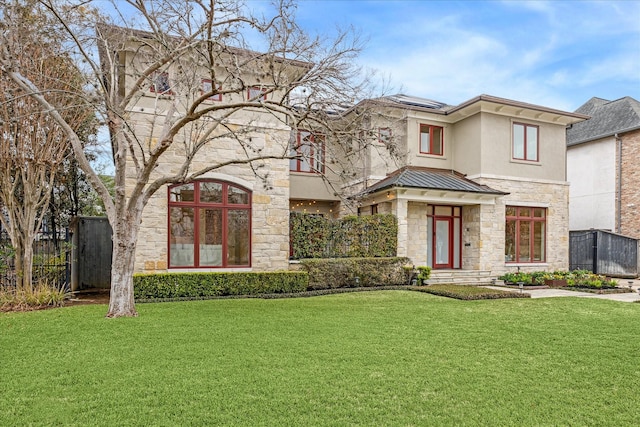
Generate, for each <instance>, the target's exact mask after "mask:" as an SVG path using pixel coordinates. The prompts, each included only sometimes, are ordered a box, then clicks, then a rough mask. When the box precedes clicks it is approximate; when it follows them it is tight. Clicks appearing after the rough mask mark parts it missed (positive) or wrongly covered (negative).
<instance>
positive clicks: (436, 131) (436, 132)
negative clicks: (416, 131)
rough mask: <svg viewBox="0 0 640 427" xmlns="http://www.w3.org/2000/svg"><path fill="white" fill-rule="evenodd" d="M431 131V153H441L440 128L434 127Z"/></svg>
mask: <svg viewBox="0 0 640 427" xmlns="http://www.w3.org/2000/svg"><path fill="white" fill-rule="evenodd" d="M431 132H432V133H433V153H432V154H438V155H441V154H442V128H438V127H434V128H432V130H431Z"/></svg>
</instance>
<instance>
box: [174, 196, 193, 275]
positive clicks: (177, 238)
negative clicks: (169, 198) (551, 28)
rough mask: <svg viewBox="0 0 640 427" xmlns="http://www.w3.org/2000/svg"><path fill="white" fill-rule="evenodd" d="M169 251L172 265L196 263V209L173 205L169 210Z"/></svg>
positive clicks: (186, 265) (187, 265)
mask: <svg viewBox="0 0 640 427" xmlns="http://www.w3.org/2000/svg"><path fill="white" fill-rule="evenodd" d="M169 216H170V218H169V222H170V224H169V252H170V264H171V266H172V267H191V266H193V265H194V250H193V248H194V246H193V245H194V227H193V224H194V223H193V220H194V210H193V208H185V207H172V208H171V209H170V211H169Z"/></svg>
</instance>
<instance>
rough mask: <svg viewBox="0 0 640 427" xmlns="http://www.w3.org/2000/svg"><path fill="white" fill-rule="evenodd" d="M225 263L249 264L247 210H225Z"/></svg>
mask: <svg viewBox="0 0 640 427" xmlns="http://www.w3.org/2000/svg"><path fill="white" fill-rule="evenodd" d="M227 264H228V265H249V211H248V210H236V209H230V210H229V211H228V212H227Z"/></svg>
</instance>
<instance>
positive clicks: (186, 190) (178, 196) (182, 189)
mask: <svg viewBox="0 0 640 427" xmlns="http://www.w3.org/2000/svg"><path fill="white" fill-rule="evenodd" d="M193 189H194V186H193V183H192V184H184V185H179V186H177V187H173V188H171V193H170V195H169V200H170V201H172V202H193V201H194V200H195V196H194V190H193Z"/></svg>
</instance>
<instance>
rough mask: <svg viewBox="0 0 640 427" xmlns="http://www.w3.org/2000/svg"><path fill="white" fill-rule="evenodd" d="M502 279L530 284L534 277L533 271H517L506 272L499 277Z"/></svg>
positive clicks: (506, 281)
mask: <svg viewBox="0 0 640 427" xmlns="http://www.w3.org/2000/svg"><path fill="white" fill-rule="evenodd" d="M498 279H500V280H504V282H505V283H520V282H522V283H524V284H525V285H530V284H532V283H533V277H532V276H531V273H525V272H517V273H505V274H503V275H502V276H500V277H498Z"/></svg>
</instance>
